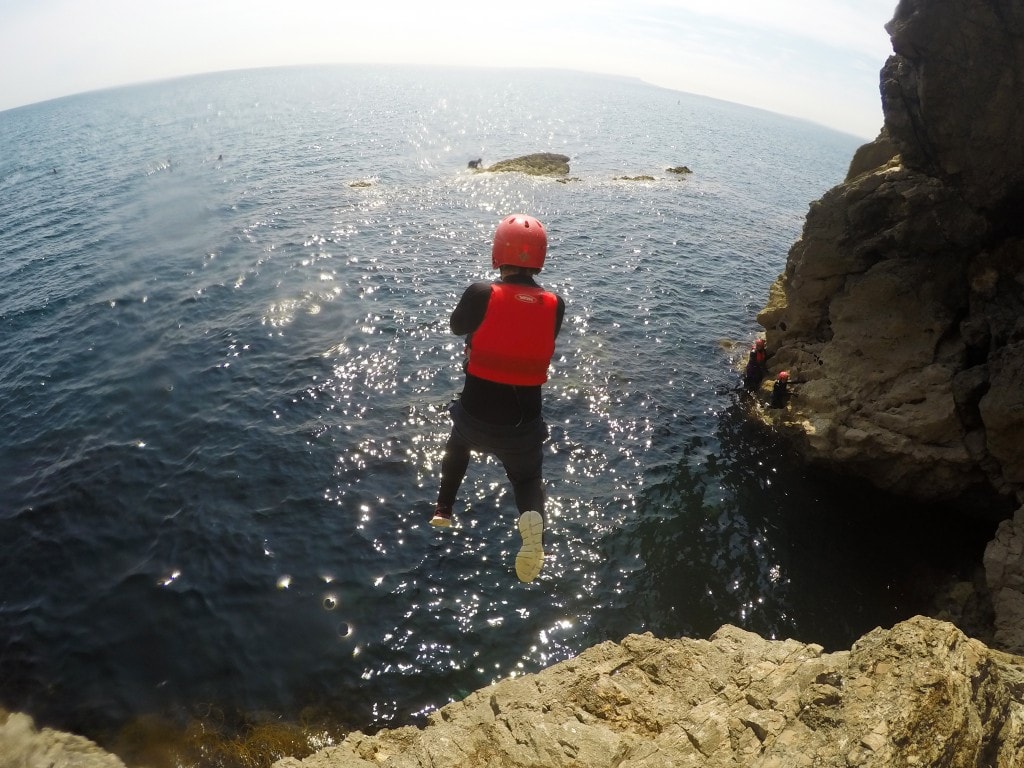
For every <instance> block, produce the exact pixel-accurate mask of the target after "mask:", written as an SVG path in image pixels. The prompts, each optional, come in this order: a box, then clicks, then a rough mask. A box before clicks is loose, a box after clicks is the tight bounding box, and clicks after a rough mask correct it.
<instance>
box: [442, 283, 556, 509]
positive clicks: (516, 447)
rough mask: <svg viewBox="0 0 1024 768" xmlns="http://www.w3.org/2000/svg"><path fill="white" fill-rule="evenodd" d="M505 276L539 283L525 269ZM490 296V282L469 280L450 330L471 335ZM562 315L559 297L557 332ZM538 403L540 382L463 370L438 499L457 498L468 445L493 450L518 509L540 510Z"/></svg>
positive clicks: (544, 431)
mask: <svg viewBox="0 0 1024 768" xmlns="http://www.w3.org/2000/svg"><path fill="white" fill-rule="evenodd" d="M503 282H506V283H518V284H520V285H529V286H534V287H540V286H538V285H537V283H536V282H535V281H534V280H533V278H532V277H531V276H529V275H526V274H515V275H510V276H508V277H506V278H503ZM490 296H491V283H490V282H478V283H473V284H472V285H471V286H469V287H468V288H467V289H466V290H465V292H464V293H463V294H462V298H461V299H459V303H458V305H457V306H456V307H455V310H454V311H453V312H452V316H451V322H450V324H451V329H452V333H454V334H456V335H458V336H467V337H471V336H472V334H473V332H474V331H475V330H476V329H477V328H479V327H480V324H481V323H482V322H483V319H484V314H485V313H486V312H487V304H488V302H489V301H490ZM564 316H565V302H564V301H563V300H562V298H561V297H558V304H557V308H556V314H555V336H558V332H559V330H561V327H562V319H563V318H564ZM541 407H542V396H541V387H540V386H516V385H512V384H499V383H498V382H494V381H488V380H487V379H482V378H480V377H479V376H474V375H473V374H471V373H468V372H467V373H466V381H465V384H464V385H463V388H462V394H461V396H460V397H459V399H458V400H457V401H456V402H455V403H454V404H453V405H452V409H451V412H452V420H453V425H452V432H451V435H450V436H449V438H448V442H447V443H446V445H445V452H444V458H443V459H442V461H441V487H440V490H439V491H438V498H437V500H438V503H439V504H444V505H447V506H451V505H452V504H454V503H455V497H456V494H457V493H458V490H459V486H460V485H462V479H463V478H464V477H465V474H466V468H467V467H468V466H469V454H470V451H472V450H475V451H483V452H487V453H492V454H494V455H495V456H496V457H497V458H498V460H499V461H501V463H502V465H503V466H504V467H505V472H506V474H507V475H508V478H509V480H510V481H511V483H512V490H513V493H514V495H515V499H516V506H517V507H518V508H519V511H520V512H525V511H527V510H530V509H532V510H536V511H538V512H542V513H543V505H544V492H543V477H542V472H541V464H542V459H543V443H544V440H545V439H546V437H547V426H546V425H545V423H544V419H543V417H542V415H541Z"/></svg>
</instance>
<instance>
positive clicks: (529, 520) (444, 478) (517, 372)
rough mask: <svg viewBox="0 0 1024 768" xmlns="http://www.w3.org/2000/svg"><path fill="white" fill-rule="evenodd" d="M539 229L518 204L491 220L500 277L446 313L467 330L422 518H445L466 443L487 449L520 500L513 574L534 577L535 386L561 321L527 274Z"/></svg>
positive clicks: (538, 453) (537, 531) (560, 307)
mask: <svg viewBox="0 0 1024 768" xmlns="http://www.w3.org/2000/svg"><path fill="white" fill-rule="evenodd" d="M546 256H547V233H546V232H545V230H544V225H543V224H541V223H540V222H539V221H538V220H537V219H535V218H533V217H532V216H527V215H526V214H514V215H512V216H506V217H505V218H504V219H502V220H501V222H500V223H499V224H498V226H497V229H496V230H495V233H494V243H493V246H492V248H491V266H492V267H493V268H494V269H497V270H499V272H500V277H499V278H498V279H497V280H495V281H493V282H491V281H482V282H477V283H473V284H472V285H470V286H469V287H468V288H467V289H466V291H465V292H464V293H463V294H462V298H460V299H459V303H458V304H457V305H456V307H455V309H454V311H453V312H452V315H451V321H450V325H451V330H452V333H454V334H456V335H458V336H465V337H466V351H467V358H466V363H465V371H466V379H465V383H464V385H463V388H462V393H461V395H460V396H459V397H458V399H456V400H455V402H454V403H453V404H452V406H451V409H450V410H451V415H452V431H451V434H450V436H449V437H448V442H447V443H446V444H445V449H444V457H443V459H442V461H441V486H440V488H439V490H438V494H437V505H436V507H435V510H434V515H433V517H432V518H431V520H430V522H431V524H432V525H435V526H440V527H447V526H450V525H451V523H452V507H453V506H454V504H455V498H456V494H457V493H458V490H459V486H460V485H462V480H463V478H464V477H465V474H466V469H467V467H468V466H469V456H470V451H477V452H483V453H490V454H493V455H494V456H495V457H496V458H497V459H498V460H499V461H501V463H502V465H503V466H504V468H505V473H506V475H508V479H509V481H510V482H511V484H512V491H513V495H514V496H515V502H516V507H517V508H518V510H519V513H520V514H519V532H520V535H521V536H522V540H523V544H522V548H521V549H520V551H519V554H518V555H517V556H516V574H517V576H518V577H519V579H520V580H522V581H533V579H535V578H536V577H537V575H538V574H539V573H540V570H541V568H542V567H543V564H544V551H543V531H544V518H543V514H544V489H543V474H542V462H543V455H544V454H543V444H544V440H545V439H547V434H548V431H547V425H546V424H545V423H544V418H543V416H542V413H541V406H542V396H541V386H542V385H543V384H544V382H546V381H547V378H548V366H549V364H550V363H551V357H552V355H553V354H554V350H555V338H556V337H557V336H558V332H559V330H560V329H561V327H562V319H563V317H564V316H565V302H564V301H563V299H562V298H561V297H560V296H558V295H557V294H555V293H552V292H551V291H546V290H544V288H542V287H541V286H540V285H538V283H537V282H536V281H535V279H534V277H535V276H536V274H537V273H538V272H540V271H541V269H542V268H543V267H544V260H545V258H546Z"/></svg>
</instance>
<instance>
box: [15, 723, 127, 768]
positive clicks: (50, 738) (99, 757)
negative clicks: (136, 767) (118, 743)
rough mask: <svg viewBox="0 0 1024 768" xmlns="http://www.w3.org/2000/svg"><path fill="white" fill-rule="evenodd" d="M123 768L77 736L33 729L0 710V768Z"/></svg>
mask: <svg viewBox="0 0 1024 768" xmlns="http://www.w3.org/2000/svg"><path fill="white" fill-rule="evenodd" d="M56 766H66V767H67V768H124V763H123V762H121V760H119V759H118V758H117V757H115V756H114V755H112V754H110V753H108V752H106V751H104V750H102V749H101V748H100V747H99V746H97V745H96V744H94V743H93V742H91V741H89V740H88V739H86V738H83V737H81V736H75V735H73V734H70V733H64V732H62V731H55V730H53V729H51V728H43V729H42V730H39V729H37V728H36V726H35V723H34V722H33V721H32V718H31V717H29V716H28V715H23V714H20V713H7V712H4V711H3V710H0V768H55V767H56Z"/></svg>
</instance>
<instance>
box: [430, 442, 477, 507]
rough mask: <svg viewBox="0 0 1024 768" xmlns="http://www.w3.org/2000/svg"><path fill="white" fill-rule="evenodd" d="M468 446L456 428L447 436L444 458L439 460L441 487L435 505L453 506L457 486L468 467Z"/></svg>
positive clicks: (457, 491) (459, 484) (457, 490)
mask: <svg viewBox="0 0 1024 768" xmlns="http://www.w3.org/2000/svg"><path fill="white" fill-rule="evenodd" d="M469 451H470V445H469V443H468V442H466V440H465V439H464V438H463V437H462V435H461V434H459V430H458V429H457V428H453V429H452V433H451V435H449V436H448V442H447V443H446V444H445V446H444V456H443V457H442V459H441V487H440V488H439V489H438V492H437V503H438V504H444V505H446V506H449V507H450V506H452V505H453V504H455V497H456V496H457V495H458V493H459V486H461V485H462V480H463V478H464V477H465V476H466V469H467V468H468V467H469Z"/></svg>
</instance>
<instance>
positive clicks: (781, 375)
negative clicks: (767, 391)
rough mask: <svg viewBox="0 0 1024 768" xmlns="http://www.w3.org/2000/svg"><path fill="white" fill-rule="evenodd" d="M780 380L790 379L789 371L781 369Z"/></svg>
mask: <svg viewBox="0 0 1024 768" xmlns="http://www.w3.org/2000/svg"><path fill="white" fill-rule="evenodd" d="M779 381H789V373H788V372H786V371H779Z"/></svg>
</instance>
